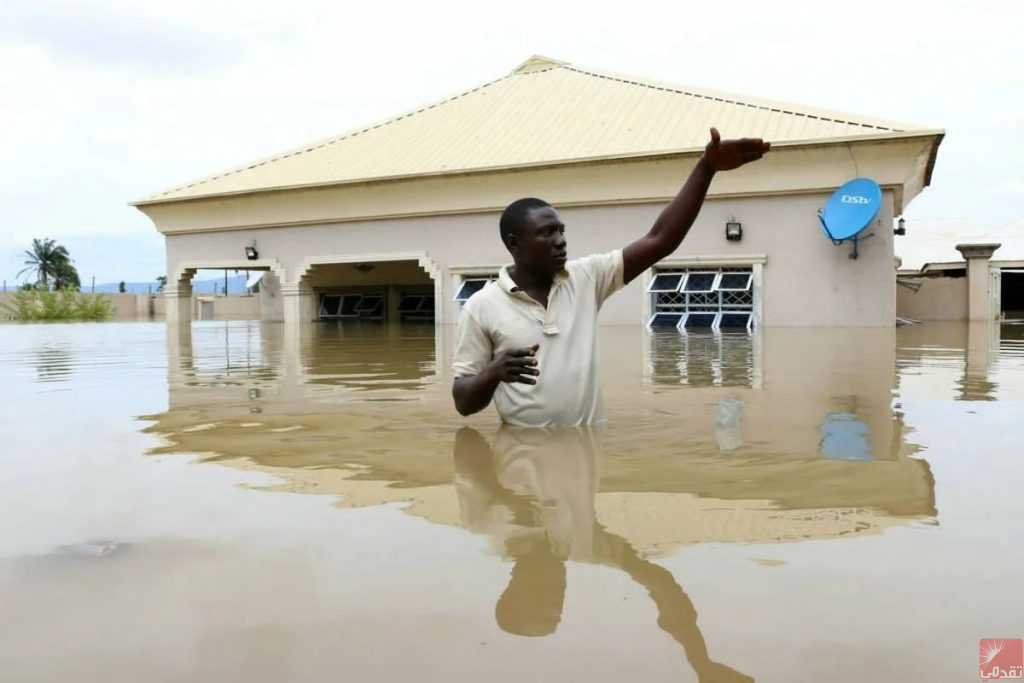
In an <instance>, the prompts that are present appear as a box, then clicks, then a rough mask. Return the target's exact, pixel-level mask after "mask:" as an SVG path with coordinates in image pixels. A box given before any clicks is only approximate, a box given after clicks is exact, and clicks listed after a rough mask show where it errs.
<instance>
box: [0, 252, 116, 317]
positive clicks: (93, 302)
mask: <svg viewBox="0 0 1024 683" xmlns="http://www.w3.org/2000/svg"><path fill="white" fill-rule="evenodd" d="M25 257H26V259H25V268H24V269H23V270H22V271H21V272H20V273H18V275H19V276H20V275H22V274H24V273H33V274H34V275H35V276H36V282H35V284H32V283H25V284H24V285H22V286H21V287H19V288H18V291H16V292H15V293H14V297H13V301H12V302H11V303H9V304H6V305H4V306H3V307H2V308H3V309H4V310H3V313H4V314H5V315H4V317H11V318H13V319H14V320H18V321H25V322H33V321H45V320H106V319H107V318H109V317H111V315H113V312H114V305H113V304H112V303H111V301H110V299H108V298H107V297H105V296H103V295H102V294H100V295H96V294H82V293H81V292H79V291H78V290H79V287H80V286H81V281H80V280H79V277H78V271H77V270H76V269H75V266H74V265H73V263H74V261H72V260H71V255H70V254H69V253H68V250H67V249H66V248H65V247H64V246H63V245H60V244H57V243H56V242H55V241H53V240H52V239H38V238H37V239H34V240H32V248H31V249H27V250H26V251H25Z"/></svg>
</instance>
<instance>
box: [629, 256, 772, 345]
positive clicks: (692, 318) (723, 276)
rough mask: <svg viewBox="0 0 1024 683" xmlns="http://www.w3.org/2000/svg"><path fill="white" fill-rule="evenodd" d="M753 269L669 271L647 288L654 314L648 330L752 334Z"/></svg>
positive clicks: (655, 279)
mask: <svg viewBox="0 0 1024 683" xmlns="http://www.w3.org/2000/svg"><path fill="white" fill-rule="evenodd" d="M753 280H754V276H753V269H752V268H750V267H749V266H748V267H738V268H690V269H688V268H666V269H663V270H659V271H657V272H656V273H655V275H654V277H653V278H652V279H651V283H650V285H649V286H648V288H647V291H648V293H649V294H650V296H651V298H652V302H653V313H654V315H652V316H651V319H650V320H649V321H648V323H647V326H648V327H651V328H656V327H657V328H664V327H676V328H677V329H679V330H694V329H711V330H716V331H742V330H750V329H751V327H752V326H753V317H754V316H753V313H754V289H753Z"/></svg>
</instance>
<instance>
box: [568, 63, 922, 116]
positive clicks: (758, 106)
mask: <svg viewBox="0 0 1024 683" xmlns="http://www.w3.org/2000/svg"><path fill="white" fill-rule="evenodd" d="M553 68H556V69H567V70H569V71H575V72H577V73H581V74H584V75H586V76H593V77H594V78H604V79H607V80H609V81H618V82H619V83H626V84H628V85H639V86H641V87H644V88H650V89H652V90H663V91H665V92H674V93H678V94H680V95H689V96H690V97H698V98H700V99H704V100H711V101H713V102H723V103H725V104H735V105H739V106H742V107H750V108H751V109H760V110H762V111H771V112H776V113H779V114H789V115H791V116H803V117H806V118H809V119H816V120H818V121H831V122H833V123H842V124H846V125H848V126H860V127H861V128H871V129H874V130H883V131H890V132H893V133H906V132H908V131H906V130H903V129H901V128H890V127H888V126H877V125H874V124H871V123H862V122H859V121H847V120H845V119H837V118H833V117H831V116H818V115H815V114H808V113H805V112H799V111H790V110H788V109H781V108H779V107H770V106H766V105H763V104H755V103H753V102H744V101H743V100H738V99H730V98H727V97H719V96H715V95H710V94H708V93H701V92H695V91H692V90H687V89H684V86H669V85H668V84H665V85H655V84H653V83H649V82H644V81H642V80H639V79H630V78H627V77H623V76H614V75H612V74H607V73H601V72H600V71H591V70H588V69H584V68H581V67H578V66H574V65H572V64H560V65H558V66H556V67H553Z"/></svg>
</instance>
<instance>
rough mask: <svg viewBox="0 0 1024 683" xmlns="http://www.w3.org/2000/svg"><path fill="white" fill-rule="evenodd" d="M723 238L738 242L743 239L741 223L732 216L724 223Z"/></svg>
mask: <svg viewBox="0 0 1024 683" xmlns="http://www.w3.org/2000/svg"><path fill="white" fill-rule="evenodd" d="M725 239H727V240H729V241H730V242H739V241H740V240H741V239H743V224H742V223H740V222H739V221H738V220H736V219H735V218H733V217H732V216H729V220H728V221H726V223H725Z"/></svg>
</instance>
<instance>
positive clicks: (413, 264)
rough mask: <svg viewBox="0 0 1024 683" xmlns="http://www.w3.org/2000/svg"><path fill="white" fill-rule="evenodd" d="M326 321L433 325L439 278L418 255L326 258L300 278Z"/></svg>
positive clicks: (318, 316) (318, 317) (317, 315)
mask: <svg viewBox="0 0 1024 683" xmlns="http://www.w3.org/2000/svg"><path fill="white" fill-rule="evenodd" d="M302 281H303V284H304V289H306V290H307V291H309V292H311V293H312V298H313V307H314V316H313V317H314V319H315V320H317V321H319V322H320V323H322V324H331V323H333V324H335V325H346V324H355V323H371V324H381V323H389V324H394V323H401V324H415V325H430V326H432V325H433V324H434V322H435V320H436V319H437V309H438V301H437V298H436V288H437V281H436V280H435V278H434V277H433V274H432V273H431V272H429V271H428V270H427V268H425V267H424V265H423V264H422V263H421V262H420V260H419V259H415V258H408V259H395V260H365V261H356V260H347V261H342V262H332V261H326V260H325V261H324V262H318V263H314V264H311V265H310V266H309V268H308V269H307V270H306V272H305V274H304V276H303V278H302Z"/></svg>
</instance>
